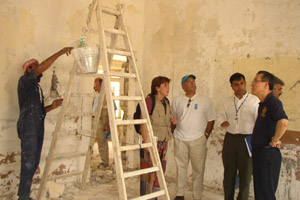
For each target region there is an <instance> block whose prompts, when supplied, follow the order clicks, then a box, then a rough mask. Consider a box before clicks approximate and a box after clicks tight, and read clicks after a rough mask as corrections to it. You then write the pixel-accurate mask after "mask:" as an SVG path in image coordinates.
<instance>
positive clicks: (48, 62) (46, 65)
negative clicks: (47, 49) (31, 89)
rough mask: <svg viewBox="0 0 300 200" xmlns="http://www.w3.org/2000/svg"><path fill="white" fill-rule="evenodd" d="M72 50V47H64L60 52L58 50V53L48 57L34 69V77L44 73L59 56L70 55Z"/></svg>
mask: <svg viewBox="0 0 300 200" xmlns="http://www.w3.org/2000/svg"><path fill="white" fill-rule="evenodd" d="M72 49H73V47H65V48H63V49H62V50H60V51H58V52H56V53H55V54H53V55H52V56H50V57H49V58H47V59H46V60H44V61H43V62H42V63H41V64H40V65H39V67H38V68H37V69H36V71H35V75H36V76H38V75H40V74H41V73H43V72H44V71H46V70H47V69H48V68H49V67H50V66H51V65H52V64H53V63H54V61H55V60H56V59H57V58H58V57H59V56H61V55H63V54H67V56H68V55H69V54H70V53H71V50H72Z"/></svg>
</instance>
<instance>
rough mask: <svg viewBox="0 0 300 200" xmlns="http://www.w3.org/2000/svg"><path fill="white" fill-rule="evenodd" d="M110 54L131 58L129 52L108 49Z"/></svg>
mask: <svg viewBox="0 0 300 200" xmlns="http://www.w3.org/2000/svg"><path fill="white" fill-rule="evenodd" d="M107 52H108V53H111V54H116V55H121V56H131V53H130V52H129V51H120V50H115V49H107Z"/></svg>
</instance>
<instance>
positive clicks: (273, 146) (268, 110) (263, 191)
mask: <svg viewBox="0 0 300 200" xmlns="http://www.w3.org/2000/svg"><path fill="white" fill-rule="evenodd" d="M274 78H275V77H274V75H273V74H271V73H269V72H267V71H259V72H258V73H257V74H256V76H255V78H254V80H253V81H252V85H251V87H252V93H253V94H254V95H256V96H257V97H258V98H259V100H260V103H259V108H258V116H257V119H256V122H255V126H254V129H253V135H252V140H251V144H252V165H253V181H254V195H255V200H273V199H276V197H275V193H276V189H277V185H278V179H279V174H280V167H281V153H280V150H279V148H280V146H281V141H280V139H281V138H282V136H283V135H284V133H285V131H286V129H287V126H288V117H287V115H286V114H285V112H284V110H283V106H282V103H281V101H280V100H279V99H278V98H276V97H275V96H274V94H273V92H272V90H273V87H274Z"/></svg>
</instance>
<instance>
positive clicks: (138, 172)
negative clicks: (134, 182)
mask: <svg viewBox="0 0 300 200" xmlns="http://www.w3.org/2000/svg"><path fill="white" fill-rule="evenodd" d="M157 171H159V169H158V167H150V168H146V169H140V170H136V171H132V172H124V178H129V177H133V176H139V175H142V174H149V173H152V172H157Z"/></svg>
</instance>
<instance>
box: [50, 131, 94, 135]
mask: <svg viewBox="0 0 300 200" xmlns="http://www.w3.org/2000/svg"><path fill="white" fill-rule="evenodd" d="M53 133H54V132H53ZM59 133H60V135H61V136H77V135H79V136H80V135H90V134H91V131H89V130H80V131H78V130H70V131H67V130H63V131H59Z"/></svg>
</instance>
